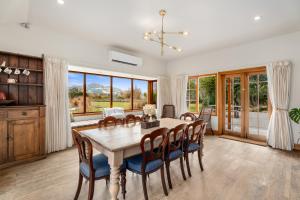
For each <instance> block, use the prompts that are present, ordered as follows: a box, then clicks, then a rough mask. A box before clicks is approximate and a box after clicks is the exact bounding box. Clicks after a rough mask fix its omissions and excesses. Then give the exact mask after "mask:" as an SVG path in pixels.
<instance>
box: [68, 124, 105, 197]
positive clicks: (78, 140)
mask: <svg viewBox="0 0 300 200" xmlns="http://www.w3.org/2000/svg"><path fill="white" fill-rule="evenodd" d="M72 133H73V139H74V142H75V144H76V146H77V149H78V154H79V180H78V186H77V191H76V194H75V197H74V200H77V199H78V196H79V194H80V190H81V186H82V180H83V178H85V179H86V180H87V181H89V194H88V199H89V200H91V199H93V195H94V185H95V180H100V179H105V180H106V181H107V180H109V176H110V167H109V164H108V160H107V157H106V156H105V155H103V154H97V155H95V156H93V146H92V143H91V142H90V140H89V139H88V138H87V137H82V136H81V135H80V134H79V132H78V131H76V130H73V132H72Z"/></svg>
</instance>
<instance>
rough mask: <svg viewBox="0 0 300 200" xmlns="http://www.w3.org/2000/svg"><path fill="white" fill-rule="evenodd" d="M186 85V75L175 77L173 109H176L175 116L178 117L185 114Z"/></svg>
mask: <svg viewBox="0 0 300 200" xmlns="http://www.w3.org/2000/svg"><path fill="white" fill-rule="evenodd" d="M187 83H188V76H187V75H178V76H177V77H176V83H175V85H176V89H175V99H174V100H175V102H174V104H175V108H176V116H177V117H179V116H180V115H181V114H183V113H185V112H187V105H186V93H187Z"/></svg>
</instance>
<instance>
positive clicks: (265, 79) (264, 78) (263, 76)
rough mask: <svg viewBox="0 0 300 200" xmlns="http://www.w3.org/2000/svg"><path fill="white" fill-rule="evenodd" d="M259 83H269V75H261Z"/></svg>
mask: <svg viewBox="0 0 300 200" xmlns="http://www.w3.org/2000/svg"><path fill="white" fill-rule="evenodd" d="M259 81H268V77H267V74H260V75H259Z"/></svg>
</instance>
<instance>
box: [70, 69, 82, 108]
mask: <svg viewBox="0 0 300 200" xmlns="http://www.w3.org/2000/svg"><path fill="white" fill-rule="evenodd" d="M68 78H69V101H70V109H71V111H72V112H73V113H82V112H84V95H83V93H84V87H83V85H84V75H83V74H81V73H69V76H68Z"/></svg>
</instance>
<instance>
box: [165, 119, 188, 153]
mask: <svg viewBox="0 0 300 200" xmlns="http://www.w3.org/2000/svg"><path fill="white" fill-rule="evenodd" d="M186 128H187V125H186V124H180V125H178V126H176V127H175V128H173V129H171V130H170V131H169V133H168V148H167V150H168V154H169V153H171V152H172V151H176V150H178V149H181V150H182V147H183V141H184V137H185V132H186Z"/></svg>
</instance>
